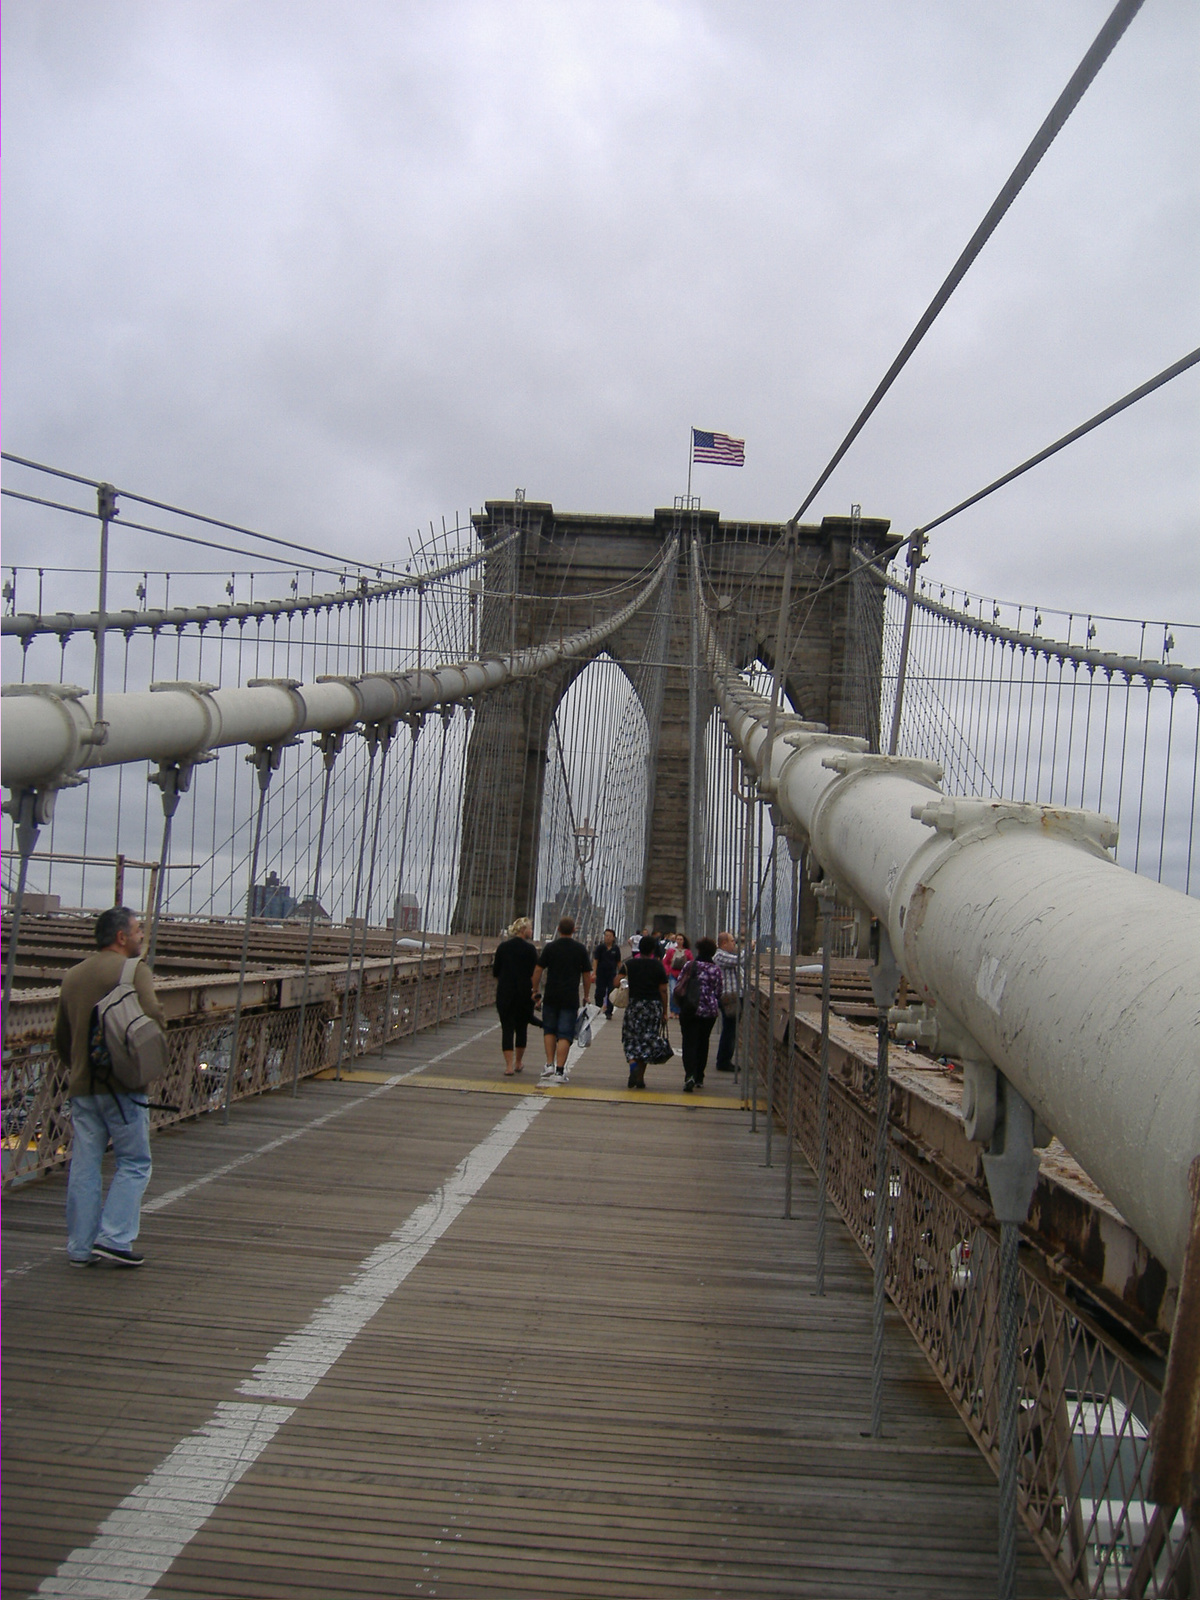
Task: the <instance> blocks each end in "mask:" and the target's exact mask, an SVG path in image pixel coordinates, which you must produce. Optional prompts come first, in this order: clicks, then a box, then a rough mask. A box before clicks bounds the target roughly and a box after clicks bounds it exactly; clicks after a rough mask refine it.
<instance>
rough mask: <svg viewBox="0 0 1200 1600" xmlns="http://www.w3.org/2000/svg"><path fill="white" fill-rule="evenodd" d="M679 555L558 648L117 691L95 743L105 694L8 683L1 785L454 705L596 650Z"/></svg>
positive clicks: (33, 783)
mask: <svg viewBox="0 0 1200 1600" xmlns="http://www.w3.org/2000/svg"><path fill="white" fill-rule="evenodd" d="M669 560H670V553H669V552H668V555H667V556H665V557H664V559H663V561H662V562H661V563H660V565H659V567H658V568H657V570H656V572H655V574H654V576H653V577H652V578H651V580H650V582H649V583H648V584H647V585H646V586H645V588H644V589H642V590H641V592H640V593H639V594H638V595H637V596H636V597H635V598H634V599H633V600H632V601H631V602H630V603H629V604H628V605H627V606H624V607H623V608H622V609H621V610H620V611H618V612H616V613H615V614H614V615H613V616H611V617H608V618H606V619H605V621H604V622H601V623H598V624H596V626H595V627H592V628H585V629H584V630H583V631H582V632H580V633H576V634H572V635H571V636H570V637H569V638H566V639H563V640H562V641H560V642H559V643H558V644H554V645H540V646H537V647H535V648H533V649H530V650H521V651H518V652H517V653H516V654H515V655H513V656H511V657H510V656H486V657H483V658H481V659H478V660H474V661H463V662H457V663H453V664H449V665H444V666H439V667H434V668H431V669H429V670H428V671H421V672H401V673H395V674H388V673H369V674H368V675H367V676H366V677H362V678H342V679H324V680H321V679H318V681H317V682H316V683H315V684H304V685H294V686H293V685H291V684H290V683H289V682H287V681H286V680H283V679H278V680H263V681H261V682H257V683H251V684H250V685H248V686H247V687H246V688H242V689H213V688H209V687H208V686H207V685H204V684H190V685H189V684H177V683H163V684H158V685H156V686H154V687H153V688H151V689H149V690H145V691H142V692H139V693H134V694H107V695H105V697H104V716H105V722H106V723H107V733H106V736H105V738H104V742H103V743H97V742H95V741H96V731H97V730H96V728H95V724H94V718H95V709H96V706H95V696H93V695H90V694H84V693H83V691H82V690H80V689H75V688H72V687H71V686H70V685H63V684H11V685H5V687H4V691H3V697H4V716H3V728H2V737H3V754H2V758H0V781H2V782H3V783H4V785H5V786H6V787H8V788H10V789H13V790H20V789H32V788H47V787H53V786H56V785H60V784H62V783H63V782H64V780H67V779H69V778H70V777H71V776H72V775H73V774H75V773H76V772H81V771H87V770H88V769H89V768H92V767H109V766H116V765H119V764H120V763H122V762H127V761H163V762H176V761H185V760H188V759H194V758H195V757H196V756H199V755H201V754H203V753H204V752H205V751H206V750H216V749H219V748H220V747H221V746H223V745H232V744H253V745H267V744H280V743H282V742H283V741H284V740H286V739H290V738H293V737H295V735H297V734H300V733H324V732H334V731H336V730H338V729H340V728H348V727H351V726H352V725H353V724H354V723H356V722H365V723H376V722H388V721H391V720H393V719H395V718H397V717H402V716H405V715H407V714H408V713H409V712H418V711H428V710H430V709H431V708H432V707H434V706H438V705H450V704H453V703H454V702H455V701H458V700H464V699H467V698H469V697H471V696H473V695H477V694H483V693H484V692H485V691H487V690H489V689H497V688H499V687H500V686H501V685H502V684H504V683H508V682H510V681H511V680H513V679H517V678H528V677H533V676H535V675H536V674H537V673H540V672H546V671H548V670H549V669H551V668H552V667H555V666H557V665H559V664H560V663H561V662H563V661H566V660H569V659H572V658H574V657H579V656H587V655H589V654H590V653H591V652H592V651H593V650H595V649H596V648H597V646H599V645H601V644H602V643H603V642H604V640H605V639H607V638H608V637H609V635H610V634H612V633H615V632H616V630H617V629H618V628H620V627H621V626H622V625H623V624H624V623H625V622H627V621H628V620H629V618H630V617H632V616H633V615H634V613H635V612H636V611H637V610H638V608H639V607H640V606H642V605H644V604H645V603H646V602H647V600H649V599H650V598H651V596H652V595H653V594H654V592H655V591H656V590H657V589H658V587H659V586H660V585H661V583H662V581H663V578H664V576H665V575H666V572H667V568H668V565H669Z"/></svg>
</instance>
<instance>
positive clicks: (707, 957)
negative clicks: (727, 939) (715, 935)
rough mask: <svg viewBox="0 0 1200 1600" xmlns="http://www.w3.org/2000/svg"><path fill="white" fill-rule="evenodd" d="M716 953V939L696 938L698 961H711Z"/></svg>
mask: <svg viewBox="0 0 1200 1600" xmlns="http://www.w3.org/2000/svg"><path fill="white" fill-rule="evenodd" d="M716 953H717V941H716V940H715V939H697V940H696V959H697V960H698V961H711V960H712V958H713V957H714V956H715V955H716Z"/></svg>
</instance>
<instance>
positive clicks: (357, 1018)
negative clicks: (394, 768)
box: [350, 722, 396, 1060]
mask: <svg viewBox="0 0 1200 1600" xmlns="http://www.w3.org/2000/svg"><path fill="white" fill-rule="evenodd" d="M395 736H396V724H395V723H394V722H390V723H388V724H387V725H386V726H385V727H384V728H383V729H382V730H381V732H380V736H379V742H380V751H379V791H378V793H377V795H376V798H375V826H374V828H373V829H372V830H371V862H370V866H369V867H368V868H367V892H366V897H365V899H364V900H363V939H362V954H361V956H360V957H359V962H358V984H357V986H356V987H355V991H354V994H355V999H354V1044H353V1048H352V1049H351V1052H350V1058H351V1060H353V1059H354V1057H355V1055H357V1054H358V1037H359V1033H360V1030H361V1027H362V993H363V986H364V984H365V982H366V976H367V935H368V932H369V931H370V927H371V902H372V899H373V897H374V893H375V862H376V860H377V859H378V855H379V823H380V819H381V818H382V816H383V786H384V781H385V779H386V777H387V758H388V751H389V750H390V749H391V747H392V740H393V739H394V738H395ZM382 1038H383V1028H382V1024H381V1027H380V1040H381V1042H382Z"/></svg>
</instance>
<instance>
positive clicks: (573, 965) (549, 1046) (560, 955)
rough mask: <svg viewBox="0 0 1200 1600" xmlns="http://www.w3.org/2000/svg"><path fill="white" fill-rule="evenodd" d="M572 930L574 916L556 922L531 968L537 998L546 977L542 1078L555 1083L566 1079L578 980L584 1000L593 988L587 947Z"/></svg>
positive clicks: (575, 1013) (575, 1011)
mask: <svg viewBox="0 0 1200 1600" xmlns="http://www.w3.org/2000/svg"><path fill="white" fill-rule="evenodd" d="M574 932H575V919H574V917H563V919H562V920H561V922H560V923H559V925H558V938H557V939H551V941H550V943H549V944H548V945H547V946H546V947H545V949H544V950H543V951H542V953H541V955H540V956H538V959H537V966H536V967H534V969H533V995H534V999H535V1000H536V999H537V994H538V990H539V988H540V987H541V982H542V974H543V973H544V974H545V976H546V993H545V995H544V996H543V998H542V1036H543V1038H544V1040H545V1044H546V1070H545V1071H544V1072H543V1073H542V1077H543V1078H550V1079H552V1080H553V1081H555V1082H557V1083H565V1082H566V1081H567V1051H568V1050H569V1049H570V1048H571V1043H572V1041H573V1039H574V1038H575V1019H576V1017H577V1016H578V1015H579V980H580V978H582V979H583V1002H584V1004H585V1005H586V1004H587V997H588V994H589V992H590V991H591V987H592V958H591V956H589V955H588V953H587V946H586V945H582V944H580V942H579V940H578V939H572V937H571V935H572V934H573V933H574Z"/></svg>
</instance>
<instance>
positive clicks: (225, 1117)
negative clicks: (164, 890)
mask: <svg viewBox="0 0 1200 1600" xmlns="http://www.w3.org/2000/svg"><path fill="white" fill-rule="evenodd" d="M282 754H283V747H282V746H281V745H256V746H255V750H254V754H253V755H252V756H248V757H247V758H246V759H247V760H248V761H250V762H251V763H252V764H253V766H254V769H255V772H256V773H257V775H258V805H257V807H256V809H255V813H254V845H253V848H252V849H251V851H250V881H249V883H248V884H247V885H246V920H245V923H244V924H243V927H242V956H241V961H240V962H239V964H238V986H237V1002H236V1004H235V1005H234V1008H233V1034H232V1037H231V1038H230V1041H229V1068H228V1070H227V1072H226V1074H225V1103H224V1105H223V1107H222V1109H221V1120H222V1121H223V1122H225V1123H228V1121H229V1102H230V1100H231V1099H232V1098H233V1080H234V1078H235V1077H238V1076H240V1074H239V1071H238V1055H239V1052H240V1047H241V1035H242V1002H243V1000H244V998H245V994H246V962H247V959H248V957H249V954H250V919H251V917H253V915H254V885H255V879H256V878H257V876H258V852H259V848H260V846H261V845H262V825H263V811H264V809H265V807H266V803H267V790H268V789H269V788H270V786H271V779H272V777H273V776H274V774H275V772H276V770H277V768H278V766H279V761H280V757H281V756H282Z"/></svg>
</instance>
